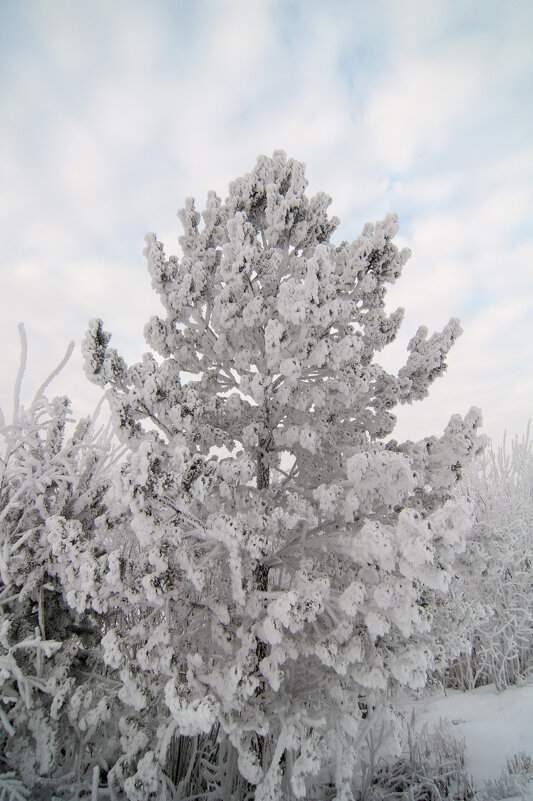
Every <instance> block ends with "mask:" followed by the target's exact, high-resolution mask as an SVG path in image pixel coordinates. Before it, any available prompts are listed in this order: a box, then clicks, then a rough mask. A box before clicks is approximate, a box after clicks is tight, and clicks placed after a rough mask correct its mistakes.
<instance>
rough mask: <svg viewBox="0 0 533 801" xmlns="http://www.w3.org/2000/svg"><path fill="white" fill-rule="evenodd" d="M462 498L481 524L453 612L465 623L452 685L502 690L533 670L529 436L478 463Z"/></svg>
mask: <svg viewBox="0 0 533 801" xmlns="http://www.w3.org/2000/svg"><path fill="white" fill-rule="evenodd" d="M472 468H473V469H472V470H470V471H469V473H468V477H467V481H466V482H465V483H464V489H463V493H467V494H468V496H469V498H470V499H471V501H472V502H473V504H474V509H475V520H476V524H475V526H474V527H473V529H472V532H471V534H470V536H469V537H468V541H467V547H466V551H465V553H464V555H463V556H462V557H461V560H460V562H459V563H458V565H457V581H456V582H454V584H453V586H452V592H451V596H450V599H449V606H448V609H451V608H455V614H456V617H457V618H462V619H461V620H460V622H459V626H458V628H457V629H456V631H461V632H462V640H463V646H464V647H463V650H465V651H466V653H465V654H464V655H463V656H461V657H460V658H459V659H458V660H457V661H456V662H455V663H454V664H453V665H452V666H451V668H450V669H449V671H448V673H447V676H446V680H447V681H448V682H449V683H450V684H455V685H456V686H459V687H461V688H463V689H470V688H472V687H477V686H478V685H480V684H488V683H491V682H494V684H495V685H496V687H497V688H498V689H500V690H503V689H505V687H507V686H508V685H509V684H512V683H514V682H515V681H516V680H517V678H518V677H520V676H521V675H523V674H524V673H525V672H527V671H528V670H530V669H531V667H532V666H533V449H532V444H531V439H530V437H529V431H528V432H527V434H526V435H525V436H524V437H523V438H522V439H519V438H518V437H517V438H516V439H515V440H514V441H513V442H512V443H511V446H510V448H509V447H508V446H506V443H505V442H504V443H503V445H502V446H501V447H500V448H499V449H498V451H497V453H494V452H493V451H489V452H488V453H487V454H486V455H485V458H484V459H483V461H481V462H477V463H475V464H474V465H472Z"/></svg>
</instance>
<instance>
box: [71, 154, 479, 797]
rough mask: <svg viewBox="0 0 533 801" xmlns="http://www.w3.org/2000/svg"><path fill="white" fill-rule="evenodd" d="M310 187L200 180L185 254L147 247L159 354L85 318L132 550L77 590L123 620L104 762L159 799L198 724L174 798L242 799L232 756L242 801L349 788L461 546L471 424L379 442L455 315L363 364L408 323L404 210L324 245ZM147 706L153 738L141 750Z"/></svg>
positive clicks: (435, 359)
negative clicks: (202, 199) (193, 750)
mask: <svg viewBox="0 0 533 801" xmlns="http://www.w3.org/2000/svg"><path fill="white" fill-rule="evenodd" d="M306 185H307V181H306V178H305V175H304V165H303V164H301V163H299V162H298V161H295V160H293V159H290V158H287V157H286V156H285V154H284V153H283V152H281V151H278V152H275V153H274V154H273V157H272V158H267V157H265V156H261V157H260V158H259V159H258V161H257V164H256V166H255V168H254V169H253V171H252V172H251V173H249V174H247V175H245V176H243V177H242V178H239V179H237V180H235V181H234V182H233V183H231V185H230V188H229V196H228V198H227V199H226V201H225V202H222V201H221V200H220V199H219V198H218V197H217V195H216V194H215V193H210V194H209V196H208V200H207V206H206V209H205V211H204V212H203V214H202V215H200V214H199V213H198V212H197V211H196V209H195V204H194V202H193V201H192V200H188V201H187V202H186V205H185V208H184V209H183V210H182V211H180V212H179V217H180V219H181V222H182V225H183V228H184V233H183V235H182V236H181V237H180V240H179V241H180V245H181V249H182V256H181V258H178V257H176V256H170V257H168V258H167V257H166V255H165V253H164V251H163V246H162V245H161V244H160V243H159V242H158V241H157V239H156V237H155V235H154V234H149V235H148V236H147V238H146V241H147V247H146V251H145V253H146V257H147V260H148V268H149V271H150V275H151V278H152V285H153V287H154V289H155V290H156V291H157V293H158V294H159V296H160V299H161V301H162V304H163V306H164V309H165V313H166V316H165V317H164V318H160V317H153V318H152V319H151V320H150V322H149V323H148V325H147V326H146V328H145V336H146V339H147V342H148V344H149V345H150V346H151V348H152V349H153V350H154V351H155V352H156V353H157V354H159V358H158V357H156V356H154V355H152V354H151V353H149V354H145V355H144V356H143V359H142V361H141V362H140V363H138V364H134V365H132V366H131V367H128V366H127V365H126V364H125V362H124V361H123V359H122V358H121V357H120V356H119V355H118V354H117V353H116V351H115V350H114V349H112V348H111V347H110V346H109V339H110V336H109V334H107V333H106V332H105V331H104V329H103V324H102V322H101V321H93V322H92V323H91V326H90V330H89V332H88V334H87V336H86V339H85V342H84V353H85V359H86V369H87V373H88V376H89V378H90V379H91V380H92V381H94V382H95V383H97V384H99V385H101V386H102V387H108V388H109V390H108V398H109V401H110V404H111V408H112V412H113V416H114V420H115V425H116V431H117V433H118V435H119V436H120V437H121V438H122V440H123V441H124V442H126V443H127V444H128V445H129V447H130V448H131V451H132V455H131V458H130V459H129V460H128V462H127V463H126V464H125V465H124V467H123V470H122V476H121V482H122V484H121V489H120V492H121V493H122V495H123V497H124V498H125V499H126V502H127V503H128V505H129V510H130V514H131V526H132V531H133V532H134V535H135V540H136V542H135V546H136V548H137V552H136V554H135V558H130V559H127V558H125V557H123V556H122V557H120V558H119V556H118V555H117V554H113V553H110V554H108V556H107V562H106V563H105V564H104V561H105V560H100V563H99V564H100V569H101V571H102V581H101V583H95V584H94V586H93V588H92V592H93V593H96V594H98V593H99V592H100V593H103V594H105V608H106V609H109V610H115V611H116V610H120V609H127V608H128V606H130V608H131V606H132V605H133V606H135V607H136V608H137V609H138V610H139V618H138V624H137V625H134V626H129V627H128V628H124V627H122V628H121V627H120V626H118V625H117V627H116V628H115V629H111V630H110V631H109V633H108V635H107V636H106V637H105V638H104V647H105V658H106V659H107V661H108V663H109V664H110V665H112V666H113V667H115V668H117V670H120V671H121V673H120V675H121V677H122V681H123V682H124V690H123V693H122V697H123V698H124V700H125V701H126V702H127V703H128V704H129V705H130V706H129V707H127V709H129V712H128V711H126V712H125V714H124V719H123V723H122V724H121V725H123V727H124V729H125V730H126V729H127V728H128V725H129V724H128V721H131V720H132V719H135V724H134V728H135V732H137V734H135V733H130V735H129V740H128V742H129V743H130V744H131V742H132V741H134V742H135V743H136V750H135V748H134V749H133V750H132V751H131V752H128V754H129V755H126V756H125V757H124V759H123V761H122V763H121V767H120V770H121V771H122V781H123V786H124V787H125V789H126V791H127V793H128V797H129V798H131V799H141V798H149V797H151V796H150V793H156V792H158V789H157V788H158V787H159V786H160V785H159V784H158V782H162V781H163V779H161V769H162V768H164V767H165V765H166V766H167V768H168V761H167V760H168V756H167V755H168V752H169V748H170V744H171V742H173V743H174V747H175V745H176V741H178V742H179V743H180V744H181V745H180V747H181V748H184V747H185V745H184V744H185V743H186V741H187V738H193V739H194V738H195V737H196V738H197V739H196V741H195V742H196V743H198V742H199V741H200V739H201V738H202V737H203V738H204V741H203V742H204V744H205V742H206V741H207V740H209V737H211V739H210V740H209V742H210V746H209V747H210V748H211V753H210V757H209V759H210V760H211V767H209V765H207V766H206V763H207V762H208V761H209V760H204V768H203V770H204V775H203V777H202V776H201V775H200V774H201V771H202V769H201V768H199V769H198V770H199V773H198V770H197V771H196V774H195V775H196V779H197V780H198V782H199V783H197V785H196V787H195V789H194V790H187V788H188V787H190V786H191V784H190V783H191V781H192V778H191V773H192V772H194V771H193V766H192V762H189V763H188V764H187V765H186V766H185V769H184V771H183V773H182V774H181V776H177V777H175V778H176V781H179V780H181V782H182V783H181V785H180V788H181V790H180V792H181V793H182V794H181V795H179V797H180V798H185V797H186V795H187V792H190V793H191V794H194V793H196V796H195V797H204V798H212V799H215V798H216V799H220V798H224V799H226V798H227V799H230V798H235V797H236V796H235V794H234V795H231V793H232V792H233V793H235V792H237V791H236V790H235V787H236V785H235V782H233V784H232V781H233V779H231V777H230V778H228V775H227V773H228V771H227V770H226V775H225V778H223V776H222V773H223V771H222V767H221V765H220V764H218V766H217V764H216V762H217V756H216V755H217V753H218V760H219V763H221V762H223V761H224V759H226V757H227V750H226V751H225V752H224V753H225V754H226V756H224V759H223V758H222V757H221V756H220V755H221V754H222V752H223V750H224V748H229V749H230V752H231V749H233V751H234V752H235V754H236V756H237V757H238V769H239V771H240V774H241V775H242V777H244V779H245V780H246V781H247V782H248V783H249V785H252V786H255V798H256V799H257V800H258V801H259V799H279V798H291V797H294V796H296V797H299V798H301V797H306V798H311V797H313V786H314V785H313V781H314V780H313V776H317V775H318V774H319V772H320V770H321V768H323V766H324V765H325V764H328V763H330V764H332V765H333V776H332V778H333V781H334V783H335V786H336V792H337V798H338V799H339V801H340V799H349V798H351V797H352V795H351V789H350V788H351V781H352V775H353V771H354V769H355V768H356V767H357V758H358V754H359V746H360V743H361V742H362V741H363V740H364V738H365V736H366V734H367V732H368V730H369V727H370V726H372V725H374V724H375V723H376V721H377V720H379V719H382V718H383V716H385V715H387V714H388V713H387V709H386V698H387V696H388V693H389V692H390V690H391V689H392V688H393V687H394V686H398V685H401V686H409V687H413V688H417V687H421V686H423V685H424V682H425V680H426V673H427V671H428V670H429V669H431V667H432V665H433V660H434V659H435V658H436V657H438V656H439V648H438V644H436V640H435V638H434V636H433V635H432V632H431V615H430V612H429V610H428V604H427V594H428V593H431V592H445V591H446V588H447V586H448V583H449V581H450V577H451V575H452V565H453V560H454V555H455V553H456V552H457V551H459V550H461V548H462V547H463V544H462V543H463V534H464V531H465V529H466V528H467V527H468V526H469V516H468V513H467V510H466V509H465V506H464V505H461V504H460V503H458V502H457V501H455V502H453V503H452V502H451V501H450V500H449V498H450V492H451V489H452V487H453V485H454V483H455V481H456V480H457V478H458V476H459V467H460V465H462V464H463V463H465V462H466V461H468V459H469V458H470V457H471V456H472V455H473V454H474V453H476V451H477V450H478V448H479V441H478V439H477V433H476V429H477V427H478V425H479V422H480V417H479V413H478V412H477V411H476V410H472V411H471V412H470V413H469V414H468V415H467V416H466V417H465V419H464V420H463V419H461V418H460V417H459V416H454V417H453V418H452V420H451V421H450V424H449V426H448V427H447V429H446V430H445V432H444V434H443V436H442V437H441V438H440V439H437V438H436V437H432V438H429V439H428V440H424V441H423V442H420V443H404V444H403V445H401V446H399V445H397V443H396V442H395V441H394V440H391V441H387V438H388V437H389V435H390V434H391V432H392V430H393V428H394V424H395V417H394V414H393V409H394V407H395V406H396V405H397V404H404V403H411V402H412V401H415V400H420V399H422V398H424V397H425V396H426V395H427V392H428V388H429V386H430V384H431V383H432V381H433V380H434V379H435V378H436V377H437V376H438V375H440V374H441V373H442V372H443V371H444V370H445V368H446V363H445V359H446V355H447V353H448V351H449V349H450V347H451V346H452V345H453V343H454V341H455V340H456V338H457V336H458V335H459V334H460V326H459V323H458V321H457V320H455V319H452V320H450V322H449V323H448V325H446V326H445V328H444V329H443V331H442V332H440V333H435V334H433V335H432V336H430V337H429V338H428V336H427V330H426V329H425V328H420V329H419V330H418V332H417V334H416V335H415V336H414V337H413V339H412V340H411V342H410V344H409V351H410V353H409V356H408V359H407V362H406V364H405V366H404V367H402V368H401V369H400V371H399V372H398V374H397V375H391V374H389V373H387V372H386V371H385V370H384V369H382V368H381V367H380V366H379V365H378V364H377V363H376V361H375V355H376V353H377V352H379V351H380V350H382V348H384V347H385V346H386V345H388V344H389V343H390V342H392V341H393V339H394V338H395V336H396V333H397V331H398V328H399V326H400V323H401V320H402V310H400V309H398V310H397V311H395V312H393V313H392V314H387V313H386V310H385V306H384V298H385V292H386V286H387V284H392V283H394V282H395V281H396V280H397V279H398V278H399V276H400V273H401V270H402V268H403V266H404V264H405V262H406V260H407V258H408V256H409V252H408V251H407V250H402V251H399V250H398V249H397V248H396V246H395V245H394V244H393V241H392V240H393V237H394V235H395V234H396V231H397V219H396V217H395V216H392V215H389V216H387V217H386V219H385V220H383V221H382V222H378V223H377V224H376V225H371V224H367V225H365V227H364V229H363V232H362V234H361V236H359V237H358V238H357V239H355V240H354V241H353V242H342V243H341V244H339V245H334V244H333V243H332V241H331V235H332V234H333V232H334V230H335V228H336V226H337V224H338V220H337V219H336V218H332V217H329V216H328V206H329V204H330V198H329V197H327V196H326V195H325V194H322V193H319V194H317V195H315V196H314V197H312V198H308V197H307V196H306V193H305V190H306ZM70 525H71V524H69V523H68V522H66V523H65V524H64V527H63V532H64V537H65V541H66V540H68V538H69V534H68V532H69V526H70ZM102 588H103V589H102ZM88 602H89V600H88ZM102 603H104V602H103V601H102ZM134 710H137V711H136V712H135V711H134ZM154 710H156V711H157V716H158V717H157V721H158V730H157V737H154V736H149V734H145V737H144V740H143V737H142V736H141V735H139V730H143V729H144V730H145V731H146V732H147V731H148V727H149V726H150V717H151V715H155V714H156V712H155V711H154ZM132 731H133V730H132ZM391 731H392V730H391ZM135 737H137V739H135ZM176 738H177V739H176ZM126 739H127V738H126ZM215 740H216V743H217V744H216V747H215V745H214V741H215ZM229 743H230V744H231V746H230V745H229ZM217 749H218V750H217ZM230 757H231V753H230ZM136 760H137V761H136ZM196 764H198V762H197V763H196ZM135 765H136V772H133V771H134V770H135ZM187 770H188V774H187V775H185V774H186V773H187ZM194 770H196V768H195V769H194ZM128 771H130V774H131V775H130V778H127V772H128ZM158 771H159V774H158ZM158 776H159V778H158ZM167 778H168V777H167ZM224 781H225V782H226V784H225V785H224V784H223V782H224ZM316 781H318V779H316ZM187 782H189V784H187ZM241 789H242V794H243V797H244V795H245V794H246V792H250V788H249V787H248V790H246V786H245V785H242V788H241ZM160 792H161V791H160ZM199 793H203V795H198V794H199ZM161 797H163V796H162V795H161Z"/></svg>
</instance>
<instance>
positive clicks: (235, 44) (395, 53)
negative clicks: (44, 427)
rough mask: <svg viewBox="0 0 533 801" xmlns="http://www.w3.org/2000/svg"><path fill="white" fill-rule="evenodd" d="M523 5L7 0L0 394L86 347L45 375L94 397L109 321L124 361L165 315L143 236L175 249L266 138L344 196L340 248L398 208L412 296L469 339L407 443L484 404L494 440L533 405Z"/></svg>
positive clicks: (336, 206)
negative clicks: (23, 364)
mask: <svg viewBox="0 0 533 801" xmlns="http://www.w3.org/2000/svg"><path fill="white" fill-rule="evenodd" d="M532 84H533V4H532V3H531V2H530V0H507V1H506V2H501V0H195V2H184V1H183V0H172V1H171V0H113V2H109V1H108V0H76V2H72V0H25V2H23V3H22V2H20V0H1V2H0V187H1V190H0V241H1V243H2V245H1V248H0V279H1V281H0V311H1V314H0V335H1V343H2V344H1V348H0V406H1V407H2V408H3V410H4V413H5V414H6V417H7V418H9V416H10V413H11V408H12V393H13V385H14V382H15V375H16V372H17V367H18V360H19V337H18V330H17V326H18V323H19V322H24V324H25V327H26V331H27V336H28V345H29V356H28V367H27V370H26V375H25V381H24V386H23V392H22V398H23V402H24V403H26V404H27V403H29V402H30V401H31V399H32V397H33V394H34V393H35V391H36V389H37V387H38V386H39V385H40V384H41V382H42V381H43V379H44V378H45V377H46V375H47V374H48V373H49V372H50V371H51V370H52V369H53V368H54V367H55V365H56V364H57V363H58V362H59V361H60V359H61V357H62V355H63V353H64V352H65V350H66V348H67V345H68V343H69V342H70V341H71V340H75V342H76V347H75V350H74V354H73V356H72V358H71V360H70V362H69V364H68V366H67V367H66V368H65V369H64V370H63V372H62V373H61V375H60V376H59V377H58V378H57V379H56V380H55V381H54V383H53V384H52V386H51V387H50V394H68V395H69V396H70V397H71V399H72V401H73V407H74V412H75V414H76V415H77V416H80V415H84V414H87V413H90V411H91V410H92V409H93V408H94V407H95V405H96V403H97V402H98V400H99V398H100V390H99V389H98V388H96V387H94V386H93V385H91V384H89V383H88V381H87V379H86V378H85V376H84V374H83V367H82V359H81V355H80V343H81V340H82V338H83V335H84V332H85V330H86V328H87V323H88V321H89V320H90V319H91V318H94V317H99V318H101V319H103V320H104V326H105V328H106V330H108V331H110V332H112V334H113V340H112V341H113V344H114V345H115V347H117V349H118V350H119V352H120V353H121V354H122V355H123V356H124V358H126V360H127V361H128V362H129V363H131V362H133V361H138V360H139V359H140V358H141V356H142V353H143V352H145V351H146V350H147V346H146V344H145V342H144V339H143V335H142V331H143V327H144V324H145V323H146V322H147V321H148V319H149V318H150V316H152V315H153V314H159V313H161V312H162V310H161V307H160V305H159V300H158V298H157V296H156V294H155V293H154V292H153V290H152V289H151V287H150V280H149V277H148V273H147V270H146V264H145V260H144V257H143V253H142V252H143V247H144V235H145V233H146V232H148V231H156V232H157V234H158V237H159V238H160V239H161V240H162V241H163V242H164V243H165V246H166V251H167V253H177V254H178V255H179V246H178V243H177V237H178V236H179V235H180V226H179V222H178V220H177V218H176V211H177V210H178V209H179V208H181V207H182V206H183V204H184V200H185V198H187V197H189V196H194V197H195V198H196V199H197V203H198V206H199V207H200V208H203V203H204V201H205V197H206V194H207V192H208V190H210V189H214V190H216V191H217V193H218V194H219V195H220V196H221V197H223V198H224V197H226V195H227V188H228V184H229V182H230V181H231V180H232V179H234V178H236V177H237V176H239V175H243V174H244V173H246V172H249V171H250V170H251V169H252V168H253V166H254V164H255V160H256V157H257V155H258V154H260V153H264V154H267V155H271V154H272V152H273V151H274V150H276V149H283V150H285V151H286V152H287V154H288V155H290V156H292V157H294V158H296V159H298V160H300V161H303V162H305V164H306V170H307V177H308V179H309V192H310V193H311V194H312V193H314V192H316V191H319V190H323V191H325V192H327V193H328V194H329V195H331V197H332V198H333V203H332V207H331V211H332V213H334V214H336V215H337V216H339V217H340V219H341V225H340V227H339V229H338V231H337V232H336V234H335V235H334V241H341V240H342V239H348V240H352V239H355V238H356V237H357V236H358V235H359V233H360V232H361V230H362V227H363V225H364V224H365V222H367V221H371V222H375V221H376V220H379V219H382V218H383V217H384V216H385V214H386V213H388V212H395V213H397V214H398V215H399V220H400V232H399V235H398V237H397V243H398V245H399V246H402V247H403V246H407V247H409V248H410V249H411V250H412V253H413V255H412V257H411V259H410V260H409V261H408V262H407V264H406V266H405V268H404V273H403V275H402V277H401V278H400V280H399V281H398V283H397V284H396V285H395V286H394V287H393V288H391V290H390V291H389V295H388V307H389V308H390V310H393V309H394V308H396V307H397V306H403V307H404V308H405V320H404V324H403V326H402V329H401V331H400V334H399V336H398V338H397V340H396V342H395V343H394V344H393V345H391V346H390V347H389V348H388V349H387V350H386V351H384V352H383V353H382V354H380V361H381V363H382V364H383V365H384V366H385V367H387V369H390V370H391V371H392V370H394V371H395V372H396V371H397V370H398V369H399V368H400V367H401V366H402V365H403V363H404V362H405V359H406V357H407V351H406V346H407V343H408V341H409V340H410V338H411V337H412V336H413V334H414V333H415V332H416V330H417V328H418V326H419V325H425V326H427V328H428V329H429V331H430V332H431V331H433V330H437V329H439V330H440V329H441V328H442V327H443V326H444V325H445V324H446V322H447V321H448V320H449V318H450V317H458V318H459V319H460V320H461V324H462V327H463V329H464V333H463V335H462V337H461V338H460V340H459V341H458V343H457V344H456V345H455V347H454V348H453V350H452V351H451V353H450V354H449V358H448V371H447V373H446V374H445V375H444V376H443V377H441V378H439V379H438V381H437V382H436V383H435V384H434V385H433V387H432V388H431V392H430V396H429V398H427V399H425V400H424V401H422V402H419V403H417V404H414V405H413V406H408V407H403V408H402V409H400V410H399V413H398V425H397V428H396V431H395V437H396V438H398V439H406V438H410V439H419V438H422V437H424V436H428V435H431V434H437V435H438V434H440V433H441V432H442V430H443V428H444V427H445V426H446V424H447V422H448V420H449V418H450V416H451V415H452V414H454V413H460V414H462V415H464V414H465V413H466V412H467V411H468V409H469V408H470V407H471V406H473V405H474V406H478V407H480V408H481V409H482V411H483V419H484V431H485V433H486V434H488V435H489V436H490V437H491V438H492V439H493V441H494V443H495V444H499V442H500V441H501V438H502V436H503V433H504V431H506V432H507V435H508V437H513V436H515V435H522V434H524V432H525V430H526V427H527V424H528V421H529V419H530V418H531V416H532V410H533V401H532V399H533V367H532V366H533V346H532V341H533V336H532V335H533V324H532V318H533V314H532V309H533V217H532V214H531V209H532V208H533V203H532V200H533V198H532V194H533V190H532V187H533V135H532V134H533V124H532V123H533V103H532V99H533V85H532Z"/></svg>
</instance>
